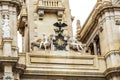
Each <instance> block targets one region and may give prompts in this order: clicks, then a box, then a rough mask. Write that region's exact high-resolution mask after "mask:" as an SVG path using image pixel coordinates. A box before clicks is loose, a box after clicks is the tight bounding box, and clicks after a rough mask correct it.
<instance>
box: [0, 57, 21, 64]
mask: <svg viewBox="0 0 120 80" xmlns="http://www.w3.org/2000/svg"><path fill="white" fill-rule="evenodd" d="M18 59H19V58H18V57H10V56H1V57H0V63H1V64H3V65H4V64H11V65H14V64H16V63H17V62H18Z"/></svg>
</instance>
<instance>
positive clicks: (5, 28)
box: [2, 14, 10, 38]
mask: <svg viewBox="0 0 120 80" xmlns="http://www.w3.org/2000/svg"><path fill="white" fill-rule="evenodd" d="M9 22H10V20H9V15H8V14H3V15H2V34H3V38H10V25H9Z"/></svg>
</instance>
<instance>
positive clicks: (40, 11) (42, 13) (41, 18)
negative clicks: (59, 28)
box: [37, 10, 44, 20]
mask: <svg viewBox="0 0 120 80" xmlns="http://www.w3.org/2000/svg"><path fill="white" fill-rule="evenodd" d="M37 13H38V15H39V20H43V17H44V10H38V12H37Z"/></svg>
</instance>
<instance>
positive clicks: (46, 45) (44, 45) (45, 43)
mask: <svg viewBox="0 0 120 80" xmlns="http://www.w3.org/2000/svg"><path fill="white" fill-rule="evenodd" d="M49 45H50V42H49V40H48V38H47V36H46V34H43V39H42V41H41V42H40V46H39V47H40V48H42V46H43V47H44V48H45V50H46V49H47V47H48V46H49Z"/></svg>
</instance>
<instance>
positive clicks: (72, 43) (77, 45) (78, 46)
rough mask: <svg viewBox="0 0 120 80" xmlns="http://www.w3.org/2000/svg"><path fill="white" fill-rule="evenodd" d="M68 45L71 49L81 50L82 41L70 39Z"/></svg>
mask: <svg viewBox="0 0 120 80" xmlns="http://www.w3.org/2000/svg"><path fill="white" fill-rule="evenodd" d="M69 45H70V48H71V49H73V50H74V49H77V51H79V52H81V51H83V47H82V43H81V42H78V41H77V40H76V39H72V40H71V41H70V44H69Z"/></svg>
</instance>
